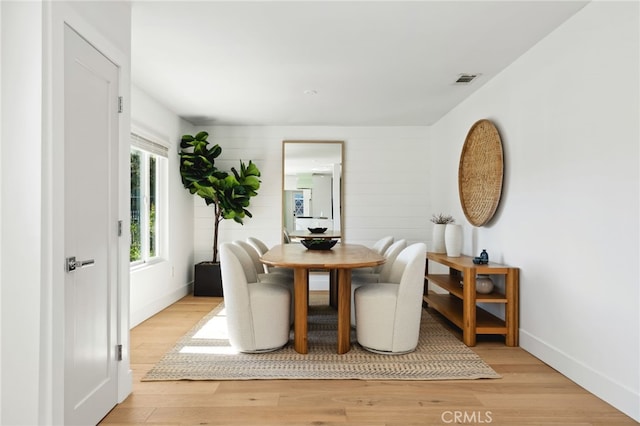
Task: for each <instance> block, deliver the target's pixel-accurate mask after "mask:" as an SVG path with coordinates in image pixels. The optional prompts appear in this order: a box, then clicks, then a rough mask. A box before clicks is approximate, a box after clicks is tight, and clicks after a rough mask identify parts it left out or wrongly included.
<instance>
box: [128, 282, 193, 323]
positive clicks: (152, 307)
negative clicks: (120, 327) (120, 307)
mask: <svg viewBox="0 0 640 426" xmlns="http://www.w3.org/2000/svg"><path fill="white" fill-rule="evenodd" d="M192 286H193V284H191V283H189V284H186V285H184V286H183V287H180V288H179V289H177V290H174V291H172V292H171V293H169V294H165V295H164V296H162V297H160V298H159V299H155V300H153V301H152V302H151V303H149V304H148V305H145V306H143V307H142V308H140V309H138V310H137V311H135V312H130V313H129V322H130V326H129V327H130V328H133V327H135V326H136V325H138V324H140V323H141V322H143V321H144V320H146V319H148V318H151V317H152V316H154V315H155V314H157V313H158V312H160V311H161V310H163V309H164V308H166V307H167V306H169V305H172V304H173V303H175V302H177V301H178V300H180V299H182V298H183V297H184V296H186V295H187V294H189V293H191V289H192Z"/></svg>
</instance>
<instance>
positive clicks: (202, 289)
mask: <svg viewBox="0 0 640 426" xmlns="http://www.w3.org/2000/svg"><path fill="white" fill-rule="evenodd" d="M208 137H209V133H207V132H204V131H203V132H199V133H198V134H196V135H195V136H194V135H184V136H182V139H181V141H180V176H181V177H182V184H183V185H184V187H185V188H186V189H188V190H189V192H190V193H192V194H195V195H198V196H199V197H201V198H202V199H203V200H204V201H205V203H206V204H207V205H208V206H212V207H213V257H212V259H211V261H208V262H201V263H199V264H197V265H195V276H194V291H193V293H194V295H195V296H222V279H221V274H220V263H219V261H218V235H219V230H220V223H221V222H222V221H223V220H225V219H233V220H234V221H235V222H237V223H239V224H241V225H242V224H243V219H244V218H245V217H252V215H251V212H250V211H249V210H247V208H248V207H249V202H250V199H251V197H254V196H256V195H258V192H257V191H258V189H259V188H260V179H259V177H260V170H258V167H257V166H256V165H255V164H254V163H253V162H252V161H249V164H245V163H244V162H242V160H241V161H240V169H239V170H238V169H236V168H235V167H232V168H231V171H230V172H227V171H224V170H220V169H218V168H217V167H216V165H215V160H216V159H217V158H218V157H219V156H220V154H221V153H222V148H221V147H220V146H219V145H218V144H213V145H212V146H209V141H208V140H207V138H208Z"/></svg>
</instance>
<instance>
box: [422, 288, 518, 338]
mask: <svg viewBox="0 0 640 426" xmlns="http://www.w3.org/2000/svg"><path fill="white" fill-rule="evenodd" d="M424 301H425V302H427V304H428V305H429V307H431V308H433V309H435V310H436V311H438V312H440V313H441V314H442V315H443V316H444V317H445V318H447V319H448V320H449V321H451V322H452V323H454V324H455V325H456V326H457V327H458V328H460V329H461V330H464V319H463V317H462V309H463V307H462V300H460V299H458V298H457V297H455V296H452V295H450V294H437V293H429V294H427V295H426V296H424ZM475 332H476V334H501V335H506V334H507V333H508V330H507V325H506V323H505V322H504V321H503V320H501V319H500V318H498V317H496V316H495V315H493V314H491V313H489V312H487V311H485V310H484V309H482V308H479V307H476V331H475Z"/></svg>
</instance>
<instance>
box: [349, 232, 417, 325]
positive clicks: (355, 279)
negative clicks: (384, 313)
mask: <svg viewBox="0 0 640 426" xmlns="http://www.w3.org/2000/svg"><path fill="white" fill-rule="evenodd" d="M406 247H407V240H405V239H402V240H398V241H396V242H394V243H393V244H391V245H390V246H389V248H387V250H386V251H385V252H384V258H385V259H386V260H385V263H383V264H382V265H381V268H380V270H379V272H378V273H370V274H352V277H351V326H352V327H355V325H356V310H355V302H354V301H355V296H354V294H355V291H356V289H357V288H358V287H361V286H363V285H367V284H375V283H379V282H383V283H385V282H389V276H390V275H391V267H392V266H393V262H394V261H395V260H396V257H398V254H400V252H401V251H402V250H404V249H405V248H406Z"/></svg>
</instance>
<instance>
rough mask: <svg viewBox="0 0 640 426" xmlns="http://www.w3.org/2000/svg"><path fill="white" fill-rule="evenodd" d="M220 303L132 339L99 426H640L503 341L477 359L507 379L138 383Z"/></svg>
mask: <svg viewBox="0 0 640 426" xmlns="http://www.w3.org/2000/svg"><path fill="white" fill-rule="evenodd" d="M221 300H222V299H220V298H207V297H198V298H195V297H192V296H187V297H185V298H183V299H182V300H180V301H178V302H177V303H175V304H174V305H172V306H170V307H168V308H167V309H165V310H164V311H162V312H160V313H158V314H157V315H155V316H154V317H152V318H150V319H148V320H147V321H145V322H144V323H142V324H140V325H139V326H137V327H135V328H134V329H133V330H132V331H131V346H132V348H131V367H132V369H133V375H134V383H133V393H132V394H131V395H130V396H129V397H128V398H127V399H126V400H125V401H124V402H123V403H122V404H119V405H118V406H116V407H115V408H114V409H113V410H112V411H111V413H109V414H108V415H107V416H106V417H105V418H104V419H103V421H102V423H101V424H105V425H107V424H108V425H115V424H120V425H141V424H156V425H158V424H162V425H177V424H181V425H274V426H275V425H287V426H289V425H309V426H312V425H349V426H356V425H357V426H365V425H366V426H383V425H384V426H400V425H402V426H410V425H420V426H425V425H447V424H476V425H477V424H491V425H509V426H513V425H531V426H534V425H535V426H539V425H575V426H577V425H581V426H582V425H598V426H613V425H636V424H637V423H636V422H635V421H633V420H632V419H631V418H629V417H627V416H625V415H624V414H622V413H620V412H619V411H617V410H616V409H614V408H613V407H611V406H610V405H608V404H606V403H605V402H603V401H602V400H600V399H598V398H597V397H595V396H594V395H592V394H590V393H588V392H587V391H585V390H584V389H582V388H581V387H579V386H578V385H576V384H575V383H573V382H571V381H570V380H569V379H567V378H566V377H564V376H563V375H561V374H559V373H558V372H556V371H555V370H553V369H552V368H550V367H549V366H547V365H546V364H544V363H542V362H541V361H539V360H538V359H536V358H534V357H533V356H531V355H530V354H528V353H527V352H525V351H524V350H522V349H520V348H508V347H505V346H504V344H503V343H502V342H498V341H486V340H485V341H480V342H479V343H478V345H477V346H476V347H475V348H474V350H475V351H476V352H477V353H478V355H480V356H481V357H482V358H483V359H484V360H485V361H486V362H487V363H489V364H490V365H491V367H492V368H493V369H494V370H496V371H497V372H498V373H499V374H500V375H502V379H492V380H460V381H440V382H436V381H425V382H413V381H360V380H254V381H221V382H206V381H199V382H198V381H194V382H189V381H176V382H144V383H143V382H140V378H141V377H142V376H144V374H145V373H146V372H147V371H148V370H149V369H150V368H151V367H152V366H153V365H154V364H155V363H156V361H158V360H159V359H160V357H161V356H162V355H163V354H164V353H165V352H166V351H167V350H169V349H170V348H171V347H173V345H174V343H175V342H176V340H177V339H178V338H179V337H180V336H182V335H183V334H184V333H186V332H187V331H188V330H189V329H190V328H191V327H192V326H193V325H194V324H195V323H196V322H197V321H198V320H199V319H200V318H202V317H203V316H204V315H205V314H206V313H208V312H209V311H210V310H211V309H212V308H213V307H214V306H215V305H217V304H218V303H219V302H220V301H221ZM452 330H455V329H454V328H452ZM456 333H457V332H456Z"/></svg>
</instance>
